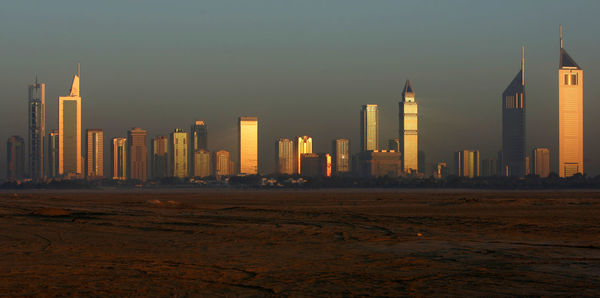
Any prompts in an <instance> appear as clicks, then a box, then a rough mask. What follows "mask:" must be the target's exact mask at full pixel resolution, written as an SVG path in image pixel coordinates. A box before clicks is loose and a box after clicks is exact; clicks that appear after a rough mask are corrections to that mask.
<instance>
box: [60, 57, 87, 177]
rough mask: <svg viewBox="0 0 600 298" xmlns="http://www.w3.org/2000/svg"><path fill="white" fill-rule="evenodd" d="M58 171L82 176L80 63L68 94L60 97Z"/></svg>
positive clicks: (66, 174)
mask: <svg viewBox="0 0 600 298" xmlns="http://www.w3.org/2000/svg"><path fill="white" fill-rule="evenodd" d="M58 138H59V142H58V144H59V146H58V151H59V152H58V155H59V159H58V173H59V175H62V176H64V177H67V178H69V177H72V178H76V177H81V176H82V174H83V159H82V158H81V145H82V144H81V95H80V92H79V64H77V74H76V75H75V76H74V77H73V83H72V85H71V91H70V93H69V95H68V96H60V97H58Z"/></svg>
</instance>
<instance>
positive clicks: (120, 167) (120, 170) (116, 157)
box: [110, 138, 127, 180]
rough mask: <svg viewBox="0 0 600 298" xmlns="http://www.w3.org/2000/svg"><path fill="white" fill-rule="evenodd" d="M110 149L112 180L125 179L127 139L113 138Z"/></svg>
mask: <svg viewBox="0 0 600 298" xmlns="http://www.w3.org/2000/svg"><path fill="white" fill-rule="evenodd" d="M110 148H111V149H110V153H111V154H110V155H111V159H112V166H111V172H112V173H111V174H112V178H113V180H125V179H127V139H126V138H113V139H112V146H111V147H110Z"/></svg>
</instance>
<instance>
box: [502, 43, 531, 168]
mask: <svg viewBox="0 0 600 298" xmlns="http://www.w3.org/2000/svg"><path fill="white" fill-rule="evenodd" d="M526 107H527V104H526V100H525V47H523V48H521V70H520V71H519V72H518V73H517V75H516V76H515V77H514V78H513V80H512V81H511V82H510V84H509V85H508V87H506V89H505V90H504V92H503V93H502V155H503V159H502V168H501V169H500V173H502V175H503V176H518V177H523V176H525V174H526V173H525V168H526V165H525V140H526V138H525V127H526V126H525V119H526V118H525V111H526Z"/></svg>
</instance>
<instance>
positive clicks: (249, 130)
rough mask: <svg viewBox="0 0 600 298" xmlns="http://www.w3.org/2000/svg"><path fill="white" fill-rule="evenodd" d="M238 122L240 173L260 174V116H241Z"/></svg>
mask: <svg viewBox="0 0 600 298" xmlns="http://www.w3.org/2000/svg"><path fill="white" fill-rule="evenodd" d="M238 124H239V125H238V161H239V173H240V174H241V175H244V174H245V175H254V174H258V118H257V117H240V118H239V121H238Z"/></svg>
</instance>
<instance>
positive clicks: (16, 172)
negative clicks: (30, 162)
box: [6, 136, 25, 181]
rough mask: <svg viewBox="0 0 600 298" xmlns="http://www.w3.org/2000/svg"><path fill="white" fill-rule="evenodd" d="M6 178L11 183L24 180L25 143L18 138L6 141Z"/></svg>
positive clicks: (13, 137)
mask: <svg viewBox="0 0 600 298" xmlns="http://www.w3.org/2000/svg"><path fill="white" fill-rule="evenodd" d="M6 178H7V179H8V180H13V181H19V180H22V179H23V178H25V141H24V140H23V138H22V137H20V136H12V137H10V138H8V141H6Z"/></svg>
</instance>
